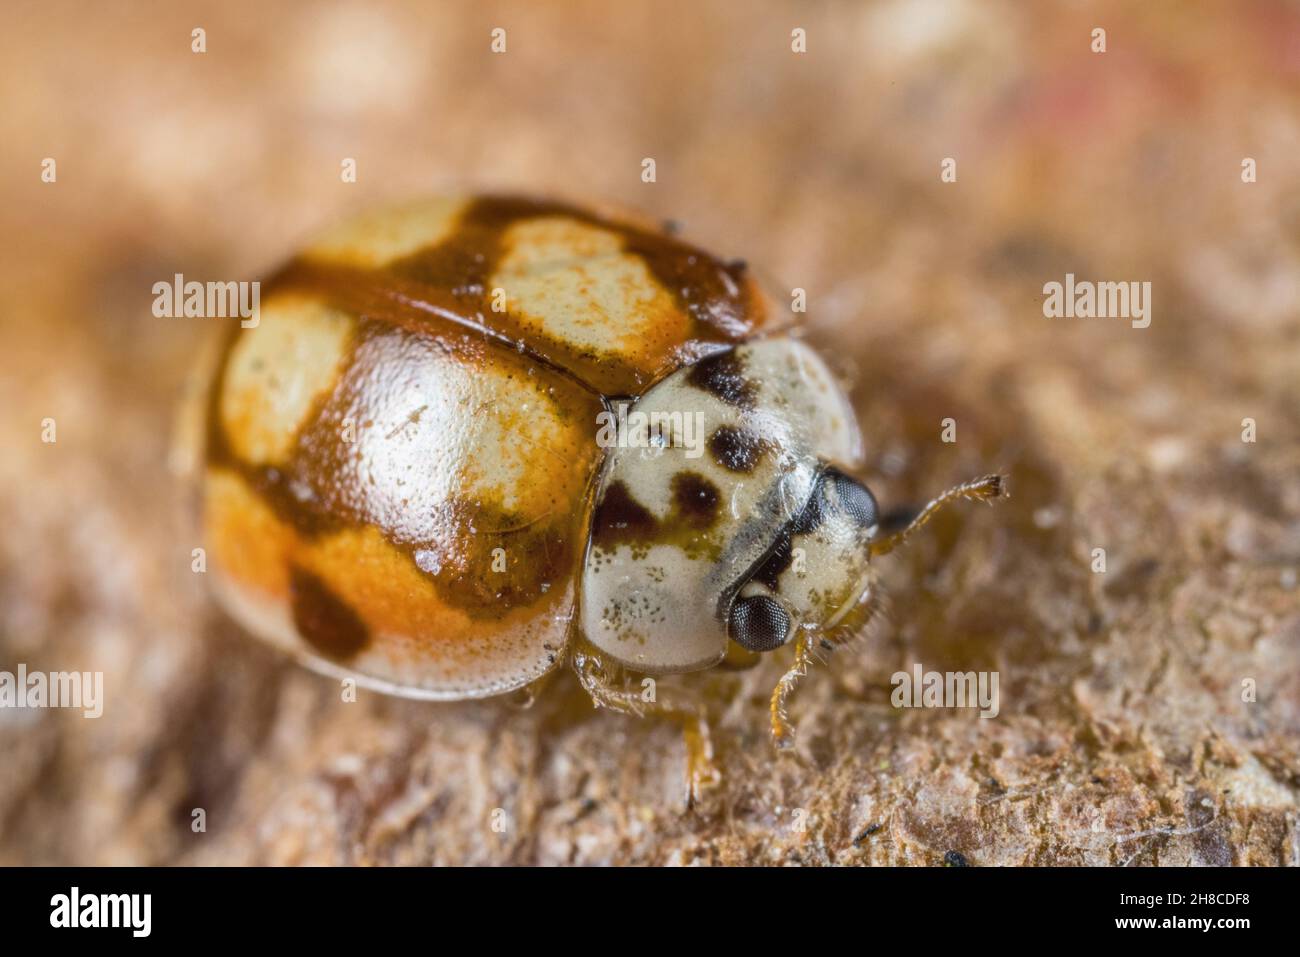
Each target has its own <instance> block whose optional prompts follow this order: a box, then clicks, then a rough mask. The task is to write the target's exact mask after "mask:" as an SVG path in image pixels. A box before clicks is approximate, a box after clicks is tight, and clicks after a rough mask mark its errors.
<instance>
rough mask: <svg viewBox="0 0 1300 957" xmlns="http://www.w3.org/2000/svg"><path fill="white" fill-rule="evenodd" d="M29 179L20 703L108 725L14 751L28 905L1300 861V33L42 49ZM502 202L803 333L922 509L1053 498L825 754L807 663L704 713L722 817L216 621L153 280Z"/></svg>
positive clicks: (583, 16)
mask: <svg viewBox="0 0 1300 957" xmlns="http://www.w3.org/2000/svg"><path fill="white" fill-rule="evenodd" d="M497 27H500V28H503V29H504V30H505V31H506V34H505V36H506V52H504V53H501V54H494V53H492V52H491V42H492V36H491V32H492V30H493V29H494V28H497ZM196 28H201V29H202V30H204V31H205V40H206V52H205V53H202V54H199V53H194V52H192V50H191V44H192V31H193V30H194V29H196ZM796 28H798V29H802V30H803V31H805V33H806V50H807V52H806V53H796V52H793V51H792V49H791V43H792V31H793V30H795V29H796ZM1096 28H1102V29H1104V30H1105V42H1106V50H1105V52H1104V53H1095V52H1093V50H1092V47H1093V44H1094V39H1093V31H1094V29H1096ZM0 141H2V142H3V143H4V149H3V150H2V151H0V184H3V185H2V188H3V203H2V204H0V218H2V219H3V225H2V228H0V372H2V376H0V440H2V442H3V455H2V456H0V529H2V530H3V531H2V532H0V670H9V671H13V670H15V668H16V667H17V664H18V663H19V662H22V663H25V664H26V665H27V666H28V668H29V669H32V670H36V669H45V670H71V669H85V670H102V671H103V672H104V674H105V698H106V702H105V711H104V715H103V717H101V718H99V719H97V720H86V719H83V718H82V717H80V715H79V714H74V713H70V712H65V711H44V712H31V711H27V712H15V711H0V767H2V768H3V772H2V773H0V864H56V863H58V864H99V863H283V864H300V863H330V864H343V863H508V862H509V863H629V862H638V863H850V864H851V863H860V864H900V863H915V864H935V863H939V862H941V861H942V860H943V859H944V856H945V854H947V852H949V851H952V850H956V851H957V852H959V853H960V854H962V855H963V856H964V857H965V858H966V859H967V860H969V861H970V862H971V863H973V864H1017V863H1020V864H1082V863H1093V864H1152V863H1169V864H1177V863H1208V864H1264V865H1277V864H1296V863H1300V830H1298V829H1297V821H1296V815H1297V799H1298V798H1300V744H1297V742H1300V602H1298V601H1297V597H1298V596H1300V591H1298V590H1297V585H1296V578H1297V568H1298V567H1300V482H1298V481H1297V475H1300V415H1298V414H1297V413H1298V410H1300V5H1297V4H1295V3H1291V2H1281V0H1275V2H1239V3H1226V2H1225V3H1221V4H1217V3H1173V2H1167V3H1160V2H1158V3H1141V4H1137V3H1130V2H1126V3H1101V2H1098V3H1093V2H1086V0H1076V2H1067V0H1061V2H1046V3H1034V4H1026V3H1015V2H1010V0H1006V2H997V0H988V2H976V0H889V2H878V3H876V2H872V3H867V2H864V3H852V2H830V0H827V2H816V3H808V2H805V3H793V2H791V3H780V2H744V3H741V2H691V3H649V2H644V3H641V2H627V3H618V4H610V3H606V2H591V3H554V4H539V3H526V2H522V0H518V2H506V3H475V4H470V3H463V2H439V3H424V4H409V5H408V4H396V3H361V2H356V3H348V2H323V3H294V4H288V3H283V4H282V3H268V2H228V3H221V4H216V3H212V4H201V3H184V2H177V3H169V4H166V5H163V4H144V3H123V4H111V5H108V4H105V5H93V6H91V5H86V4H79V3H59V2H54V3H49V2H44V3H34V2H25V0H8V2H6V3H5V4H4V7H3V11H2V12H0ZM47 158H52V159H54V160H55V162H56V164H57V166H56V170H57V180H56V181H55V182H43V181H42V163H43V161H44V160H45V159H47ZM347 158H352V159H355V161H356V168H357V178H356V182H355V183H346V182H343V181H342V180H341V177H340V169H341V167H340V164H341V163H342V162H343V161H344V160H345V159H347ZM645 158H653V159H654V160H655V162H656V172H657V180H656V182H654V183H644V182H642V180H641V169H642V160H643V159H645ZM945 158H952V159H955V160H956V173H957V176H956V181H955V182H944V181H942V180H941V177H940V173H941V163H942V162H943V161H944V160H945ZM1246 159H1252V160H1254V161H1255V162H1254V168H1255V170H1256V181H1255V182H1250V183H1246V182H1243V177H1242V171H1243V161H1244V160H1246ZM471 189H491V190H518V191H525V192H528V193H536V194H545V195H555V196H560V197H563V198H568V199H573V200H578V201H583V200H592V201H605V202H614V203H619V204H623V205H627V206H632V207H636V208H639V209H641V210H644V211H646V212H648V213H649V214H651V215H653V216H655V217H661V218H671V219H674V220H677V221H679V222H680V223H682V224H683V225H684V227H685V233H686V235H687V236H688V237H689V238H691V239H693V240H694V241H697V242H699V243H701V244H702V245H705V246H706V247H708V248H710V249H712V250H714V251H716V252H718V253H720V254H722V255H726V256H737V257H743V258H745V259H747V260H748V261H749V262H751V263H753V264H754V265H755V266H756V267H757V268H758V269H759V270H760V271H761V272H763V273H765V274H766V275H768V276H769V277H772V281H773V283H774V285H775V287H776V288H778V289H788V288H792V287H795V286H798V287H802V288H805V289H806V290H807V291H808V302H809V335H810V337H811V339H812V341H813V342H814V343H815V344H817V345H818V346H820V347H822V348H824V349H825V350H826V352H827V354H828V355H830V356H831V357H832V358H833V360H834V361H835V363H836V364H837V370H838V371H839V372H840V374H842V375H843V376H844V377H845V379H846V381H848V382H849V383H851V385H852V394H853V397H854V400H855V402H856V403H857V407H858V410H859V413H860V415H861V420H862V425H863V430H864V434H865V437H866V442H867V447H868V450H869V453H868V454H869V468H868V476H869V478H870V480H871V483H872V486H873V489H874V490H875V491H876V494H877V496H878V497H879V498H880V499H881V501H882V503H884V504H885V505H886V506H890V505H906V504H909V503H916V502H919V501H923V500H924V499H925V498H926V497H927V496H928V494H930V493H933V492H935V491H937V490H939V489H941V488H943V487H946V486H947V485H949V484H951V483H953V482H954V481H957V480H960V479H963V478H965V477H968V476H970V475H974V474H979V473H982V472H985V471H988V470H989V469H991V468H1002V469H1006V470H1008V471H1009V474H1010V475H1011V483H1012V485H1011V487H1012V491H1013V496H1014V497H1013V498H1012V500H1011V501H1010V502H1008V503H1005V504H1004V505H1001V506H999V507H998V508H997V509H993V510H985V509H974V508H967V509H965V510H964V511H960V513H959V514H958V513H954V514H952V515H950V516H946V517H945V518H944V519H943V521H942V522H938V523H936V525H935V526H934V533H933V534H930V535H926V536H924V537H923V539H922V540H920V541H918V543H917V544H916V545H915V546H914V547H913V548H911V549H909V550H908V552H906V553H905V554H900V555H898V556H897V557H891V558H890V559H888V560H887V561H886V562H884V563H883V564H884V566H885V567H884V576H885V586H886V588H887V590H888V592H889V594H890V604H889V614H888V616H887V617H886V618H884V619H883V620H882V622H881V623H880V624H879V625H878V626H877V627H875V628H873V629H872V630H871V632H870V633H869V634H868V635H866V636H865V637H864V639H863V641H862V642H861V643H860V644H859V645H858V646H857V647H855V648H854V649H853V650H851V651H850V652H848V653H846V654H843V655H838V656H837V657H836V658H835V659H834V660H832V661H831V662H830V665H829V667H826V668H821V669H818V671H817V672H816V673H815V674H814V675H812V676H811V678H810V680H809V681H807V682H806V683H805V685H804V686H803V687H802V688H801V690H800V692H799V694H798V695H797V697H796V699H795V701H794V704H793V717H794V719H795V721H796V723H797V724H798V726H799V728H800V732H801V738H800V746H799V748H798V749H797V751H796V753H795V754H794V755H790V756H780V757H778V756H777V755H775V754H774V753H773V752H772V750H771V748H770V745H769V744H768V740H767V728H766V714H765V709H764V706H763V704H764V701H763V699H764V698H765V696H766V694H767V692H768V691H769V690H770V688H771V686H772V684H773V682H774V680H775V677H776V675H777V674H778V673H779V671H780V670H781V668H782V666H783V664H784V662H781V661H769V662H767V663H766V664H765V665H764V666H762V667H760V668H758V669H756V670H755V671H753V672H749V673H746V674H743V675H707V676H698V677H696V678H694V679H683V684H684V685H686V686H689V687H692V688H694V689H696V690H702V691H703V692H704V693H706V694H707V695H708V696H709V698H710V700H711V702H712V705H711V706H712V709H713V712H714V715H715V719H716V725H717V727H716V729H715V735H716V739H717V741H716V745H717V748H718V761H719V764H720V765H721V766H722V769H723V772H724V774H725V781H724V783H723V785H722V786H721V787H720V788H718V789H717V790H716V791H715V792H713V793H712V794H711V795H710V796H709V797H708V799H707V800H706V801H705V802H704V803H703V804H702V805H701V806H699V807H696V808H694V809H692V810H690V811H686V810H685V808H684V806H683V803H682V796H681V791H682V775H683V773H684V772H683V751H682V745H681V742H680V740H679V739H678V737H677V735H676V734H675V732H674V731H673V730H672V729H671V728H669V727H666V726H656V725H653V724H650V723H638V722H635V721H631V720H629V719H626V718H623V717H618V716H613V715H607V714H596V713H594V712H592V711H591V710H590V708H589V707H588V706H586V705H585V704H584V703H583V701H582V699H581V697H580V694H578V693H576V692H575V690H574V688H573V685H572V682H571V681H570V679H569V678H568V676H567V675H566V676H564V677H563V678H561V679H559V680H557V681H556V682H555V687H554V688H553V689H552V693H551V694H549V695H548V696H546V697H545V698H544V700H542V701H540V702H539V703H538V704H537V705H536V706H535V707H533V708H531V709H529V710H526V711H519V710H515V709H512V708H509V707H506V706H503V705H500V704H498V703H493V702H488V703H478V704H467V705H450V706H437V705H428V704H418V703H412V702H404V701H392V700H386V699H382V698H378V697H376V696H373V695H364V696H363V698H362V700H361V701H359V702H358V703H356V704H349V705H344V704H342V703H340V702H339V700H338V691H337V686H336V684H335V683H333V682H330V681H327V680H325V679H322V678H319V677H316V676H314V675H311V674H309V673H307V672H305V671H303V670H301V669H299V668H297V667H295V666H293V665H290V664H288V663H287V662H285V661H284V660H283V659H281V658H280V657H279V656H277V655H276V654H274V653H273V652H271V651H268V650H266V649H264V648H262V647H261V646H259V645H257V644H256V643H255V642H254V641H252V640H251V639H249V638H247V637H246V636H244V635H242V634H240V633H239V632H238V631H237V630H236V629H235V627H234V626H233V625H231V624H230V623H229V622H228V621H226V620H224V619H222V618H221V617H220V616H218V615H217V614H215V613H214V612H213V611H212V610H211V608H210V607H209V605H208V604H207V602H206V600H205V598H204V594H203V582H202V580H201V576H199V575H195V574H193V573H192V572H191V571H190V550H191V548H193V547H194V545H195V541H196V535H197V532H196V531H195V530H194V529H193V526H192V522H191V517H190V514H189V510H188V509H187V507H186V506H187V501H186V496H185V492H184V489H183V487H181V486H180V485H178V483H176V481H175V480H174V479H173V478H172V476H171V475H170V474H169V472H168V469H167V457H168V447H169V441H170V435H171V430H172V421H173V417H174V412H175V407H176V401H177V398H178V396H179V394H180V391H181V389H182V385H183V382H184V379H185V376H186V373H187V372H188V369H189V367H190V364H191V361H192V357H193V354H194V352H195V350H196V349H197V347H198V344H199V342H200V340H201V338H202V337H203V336H204V335H205V334H206V332H207V329H206V328H205V325H204V324H205V322H209V321H208V320H196V319H158V318H155V317H154V316H153V315H152V313H151V304H152V301H153V293H152V289H151V287H152V285H153V283H155V282H158V281H168V280H170V278H171V276H172V275H173V274H174V273H177V272H181V273H184V274H185V276H186V278H187V279H190V278H193V279H200V280H208V279H222V280H228V279H253V278H258V277H259V276H262V275H265V274H267V273H269V271H270V270H272V269H273V268H274V267H275V266H276V265H277V264H278V263H279V262H281V261H283V260H284V259H285V258H287V257H288V256H289V255H291V254H292V252H293V251H294V250H295V249H296V248H297V247H298V246H299V245H300V244H301V243H302V242H303V241H304V239H305V238H307V237H309V236H310V235H311V234H312V233H313V232H314V231H316V230H318V229H320V228H321V227H323V226H326V225H328V224H330V223H332V222H333V221H335V220H336V219H338V218H339V217H341V216H345V215H347V214H349V213H351V212H355V211H358V210H362V209H364V208H366V207H370V206H373V205H376V204H382V203H387V202H392V201H397V200H401V199H403V198H408V197H413V196H421V195H427V194H430V193H438V192H447V191H457V192H460V191H465V190H471ZM1066 273H1073V274H1075V275H1076V276H1077V277H1079V278H1080V279H1091V280H1106V281H1130V280H1134V281H1149V282H1151V283H1152V300H1153V301H1152V306H1153V312H1152V322H1151V325H1150V327H1149V328H1146V329H1133V328H1131V327H1130V325H1129V323H1128V322H1126V321H1124V320H1113V319H1112V320H1103V319H1094V320H1067V319H1047V318H1045V317H1044V315H1043V299H1044V296H1043V285H1044V283H1047V282H1052V281H1058V282H1059V281H1062V280H1063V279H1064V277H1065V274H1066ZM947 417H951V418H953V419H955V420H956V422H957V428H958V441H957V442H956V443H952V444H946V443H943V442H941V441H940V429H941V425H940V423H941V421H942V420H943V419H944V418H947ZM47 418H52V419H54V420H55V421H56V423H57V442H56V443H53V444H49V443H45V442H42V441H41V433H42V422H43V420H45V419H47ZM1246 418H1251V419H1253V420H1255V422H1256V427H1257V441H1256V442H1254V443H1246V442H1243V441H1242V429H1243V424H1242V422H1243V419H1246ZM1098 547H1102V548H1105V549H1106V553H1107V570H1106V572H1105V573H1104V574H1097V573H1094V572H1093V571H1092V567H1091V566H1092V562H1093V549H1095V548H1098ZM914 662H920V663H922V664H923V665H924V666H925V667H927V668H933V669H938V670H961V669H966V668H982V669H996V670H998V671H999V672H1000V675H1001V694H1002V706H1001V714H1000V715H999V717H998V718H997V719H996V720H991V721H980V720H979V719H978V718H977V717H976V716H975V714H974V713H972V712H968V711H899V710H896V709H893V708H891V707H890V704H889V692H890V690H891V688H890V683H889V678H890V675H891V674H892V673H893V672H895V671H898V670H900V669H910V668H911V666H912V664H913V663H914ZM1243 681H1254V682H1255V683H1256V687H1257V697H1256V699H1255V700H1253V701H1243V694H1242V688H1243ZM196 808H202V809H203V810H204V811H205V817H206V830H204V831H202V832H198V833H196V832H195V831H194V829H193V827H192V822H193V820H194V815H193V811H194V809H196ZM496 810H503V811H504V812H505V814H506V819H507V820H508V821H509V822H510V825H509V827H507V828H506V829H505V830H504V831H500V830H493V829H492V827H491V826H490V821H491V817H492V814H493V812H494V811H496ZM796 811H798V812H803V813H802V814H797V813H795V812H796ZM873 828H874V829H873Z"/></svg>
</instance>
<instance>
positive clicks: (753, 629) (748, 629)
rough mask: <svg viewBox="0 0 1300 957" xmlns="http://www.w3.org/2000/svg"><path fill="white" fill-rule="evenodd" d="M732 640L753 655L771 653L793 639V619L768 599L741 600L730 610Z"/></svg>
mask: <svg viewBox="0 0 1300 957" xmlns="http://www.w3.org/2000/svg"><path fill="white" fill-rule="evenodd" d="M729 631H730V633H731V640H732V641H734V642H736V644H738V645H741V646H743V647H745V648H748V649H749V650H750V651H771V650H772V649H773V648H780V647H781V646H782V645H783V644H785V640H786V638H788V637H789V635H790V616H789V615H788V614H787V613H786V610H785V609H784V608H783V607H781V603H780V602H779V601H776V600H775V599H772V598H768V597H767V596H766V595H755V596H753V597H752V598H738V599H736V603H735V604H734V605H732V606H731V627H730V629H729Z"/></svg>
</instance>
